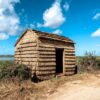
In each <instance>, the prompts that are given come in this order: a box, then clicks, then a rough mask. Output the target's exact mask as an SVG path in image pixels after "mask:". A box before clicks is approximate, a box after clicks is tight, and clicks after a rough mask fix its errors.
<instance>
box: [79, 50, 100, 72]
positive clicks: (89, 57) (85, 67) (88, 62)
mask: <svg viewBox="0 0 100 100" xmlns="http://www.w3.org/2000/svg"><path fill="white" fill-rule="evenodd" d="M99 62H100V61H97V59H96V56H95V54H94V53H91V52H86V53H85V55H84V57H82V58H81V59H80V60H79V66H80V67H79V68H80V71H92V70H96V69H98V68H99V67H98V65H99V64H98V63H99Z"/></svg>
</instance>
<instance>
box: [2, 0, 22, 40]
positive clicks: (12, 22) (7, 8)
mask: <svg viewBox="0 0 100 100" xmlns="http://www.w3.org/2000/svg"><path fill="white" fill-rule="evenodd" d="M19 2H20V1H19V0H0V36H1V37H2V33H4V34H5V37H6V35H11V36H12V35H16V34H17V30H18V29H19V24H20V20H19V17H18V16H17V14H16V12H15V9H14V5H15V4H16V3H19ZM3 36H4V35H3ZM4 39H7V38H4Z"/></svg>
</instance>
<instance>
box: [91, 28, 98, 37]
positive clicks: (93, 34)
mask: <svg viewBox="0 0 100 100" xmlns="http://www.w3.org/2000/svg"><path fill="white" fill-rule="evenodd" d="M92 37H100V28H98V29H97V30H96V31H95V32H93V33H92Z"/></svg>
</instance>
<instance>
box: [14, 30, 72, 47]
mask: <svg viewBox="0 0 100 100" xmlns="http://www.w3.org/2000/svg"><path fill="white" fill-rule="evenodd" d="M29 30H30V29H27V30H26V31H25V32H24V33H23V34H22V35H21V37H20V38H19V39H18V41H17V42H16V44H15V46H16V45H17V43H18V42H19V41H20V40H21V38H22V37H23V36H24V35H25V33H27V31H29ZM31 31H33V32H35V33H36V34H37V35H38V37H39V38H46V39H51V40H57V41H63V42H67V43H73V44H74V41H73V40H71V39H69V38H67V37H65V36H60V35H57V34H53V33H47V32H42V31H38V30H31Z"/></svg>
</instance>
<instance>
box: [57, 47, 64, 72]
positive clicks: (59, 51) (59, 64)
mask: <svg viewBox="0 0 100 100" xmlns="http://www.w3.org/2000/svg"><path fill="white" fill-rule="evenodd" d="M60 73H63V49H56V74H60Z"/></svg>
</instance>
